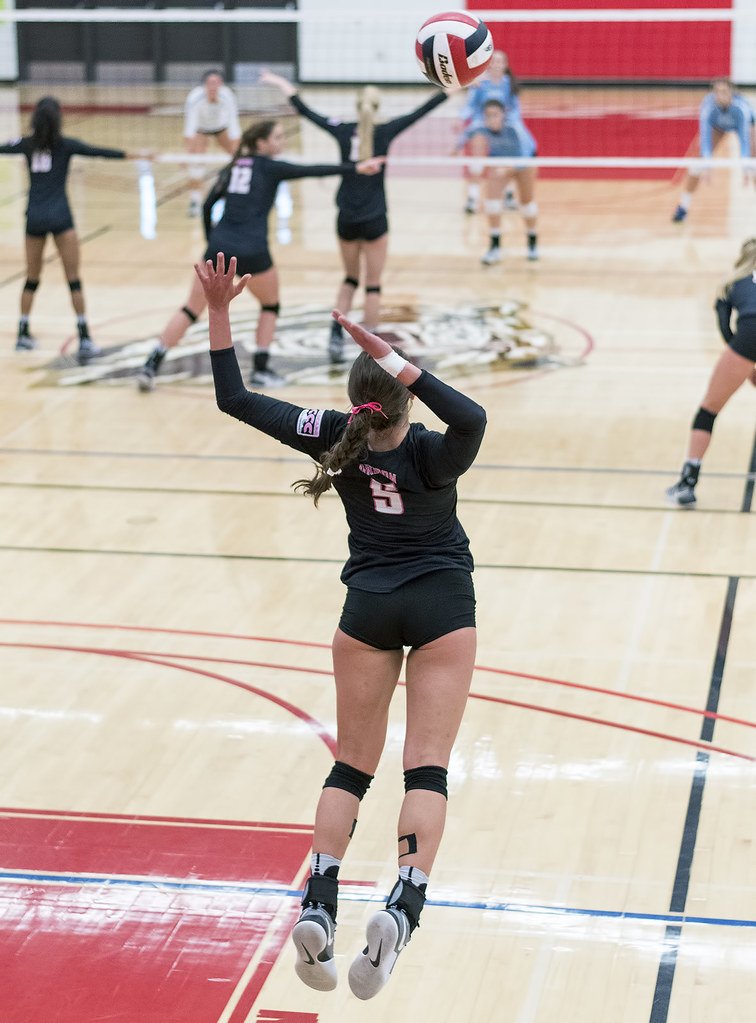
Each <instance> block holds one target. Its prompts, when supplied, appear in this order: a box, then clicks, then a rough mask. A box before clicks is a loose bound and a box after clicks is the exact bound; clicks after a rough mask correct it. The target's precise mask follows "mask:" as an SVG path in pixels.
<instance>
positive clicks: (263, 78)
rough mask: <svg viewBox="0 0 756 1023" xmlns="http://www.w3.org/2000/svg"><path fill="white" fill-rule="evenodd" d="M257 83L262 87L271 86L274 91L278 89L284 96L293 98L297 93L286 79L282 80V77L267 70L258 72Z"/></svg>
mask: <svg viewBox="0 0 756 1023" xmlns="http://www.w3.org/2000/svg"><path fill="white" fill-rule="evenodd" d="M259 81H260V82H262V84H263V85H272V86H274V87H275V88H276V89H280V90H281V92H282V93H283V94H284V96H293V95H294V93H295V92H296V91H297V90H296V88H295V87H294V86H293V85H292V84H291V82H290V81H289V80H288V78H284V77H283V75H277V74H274V73H273V72H272V71H268V69H267V68H264V69H263V70H262V71H261V72H260V78H259Z"/></svg>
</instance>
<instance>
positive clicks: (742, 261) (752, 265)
mask: <svg viewBox="0 0 756 1023" xmlns="http://www.w3.org/2000/svg"><path fill="white" fill-rule="evenodd" d="M715 309H716V311H717V320H718V323H719V330H720V333H721V334H722V337H723V338H724V341H725V344H726V346H727V347H726V348H725V350H724V352H722V354H721V355H720V357H719V361H718V362H717V364H716V366H715V367H714V369H713V371H712V374H711V379H710V380H709V386H708V387H707V389H706V394H705V395H704V399H703V401H702V402H701V407H700V408H699V410H698V411H697V412H696V415H695V418H694V419H693V425H692V428H691V433H690V439H689V441H688V452H687V455H686V458H685V463H684V464H683V467H682V472H681V473H680V479H679V480H678V481H677V483H675V485H674V486H672V487H669V488H668V489H667V491H666V495H667V498H668V500H669V501H670V502H671V503H672V504H676V505H679V506H680V507H682V508H693V507H695V504H696V484H697V483H698V474H699V472H700V471H701V461H702V459H703V457H704V455H705V454H706V451H707V449H708V447H709V443H710V441H711V433H712V430H713V429H714V421H715V419H716V418H717V414H718V413H719V412H721V411H722V409H723V408H724V407H725V405H726V404H727V402H728V401H729V400H730V398H731V397H732V396H733V394H734V393H735V392H736V391H737V390H738V388H739V387H740V386H741V384H743V383H745V381H746V380H750V381H751V383H752V384H756V369H755V368H754V367H755V365H756V238H749V239H748V241H746V242H744V243H743V246H742V248H741V250H740V255H739V256H738V260H737V262H736V263H735V272H734V274H733V275H732V276H731V277H730V278H729V279H728V280H727V281H726V282H725V284H724V286H723V288H722V290H721V292H720V294H719V296H718V297H717V301H716V305H715ZM733 312H735V313H737V321H736V325H735V330H734V331H733V329H732V314H733Z"/></svg>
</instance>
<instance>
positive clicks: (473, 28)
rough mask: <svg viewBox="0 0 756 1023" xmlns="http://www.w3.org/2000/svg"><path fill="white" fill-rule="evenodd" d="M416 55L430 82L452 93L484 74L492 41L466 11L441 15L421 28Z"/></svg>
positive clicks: (430, 19) (434, 17) (418, 34)
mask: <svg viewBox="0 0 756 1023" xmlns="http://www.w3.org/2000/svg"><path fill="white" fill-rule="evenodd" d="M415 55H416V56H417V60H418V63H419V65H420V70H421V71H422V72H423V74H424V75H425V77H426V78H427V79H428V81H429V82H432V83H433V85H440V86H441V88H442V89H454V88H456V87H457V86H459V85H461V86H465V85H470V84H471V83H472V82H474V81H475V79H476V78H477V77H478V76H479V75H482V74H483V72H484V71H485V70H486V68H487V67H488V65H489V64H490V62H491V56H492V55H493V39H492V38H491V33H490V32H489V31H488V27H487V26H486V25H485V24H484V23H483V22H482V21H481V20H480V18H476V17H475V15H474V14H471V13H470V12H469V11H444V12H443V13H442V14H434V16H433V17H432V18H428V20H427V21H426V22H424V23H423V24H422V25H421V26H420V31H419V32H418V33H417V39H416V40H415Z"/></svg>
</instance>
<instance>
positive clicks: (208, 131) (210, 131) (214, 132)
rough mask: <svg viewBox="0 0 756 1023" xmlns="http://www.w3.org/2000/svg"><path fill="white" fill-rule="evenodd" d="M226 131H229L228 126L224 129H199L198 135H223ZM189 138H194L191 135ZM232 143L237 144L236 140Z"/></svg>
mask: <svg viewBox="0 0 756 1023" xmlns="http://www.w3.org/2000/svg"><path fill="white" fill-rule="evenodd" d="M224 131H228V125H226V126H225V127H223V128H198V129H197V134H198V135H222V134H223V132H224ZM187 137H188V138H191V137H192V136H191V135H189V136H187ZM232 141H233V142H235V141H236V139H232Z"/></svg>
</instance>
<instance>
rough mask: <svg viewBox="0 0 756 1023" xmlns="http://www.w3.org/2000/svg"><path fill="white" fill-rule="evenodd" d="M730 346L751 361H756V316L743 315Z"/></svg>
mask: <svg viewBox="0 0 756 1023" xmlns="http://www.w3.org/2000/svg"><path fill="white" fill-rule="evenodd" d="M729 345H730V348H732V350H733V352H737V353H738V355H742V356H743V358H744V359H748V360H749V362H756V316H741V317H739V318H738V325H737V328H736V330H735V337H734V338H733V339H732V341H730V342H729Z"/></svg>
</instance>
